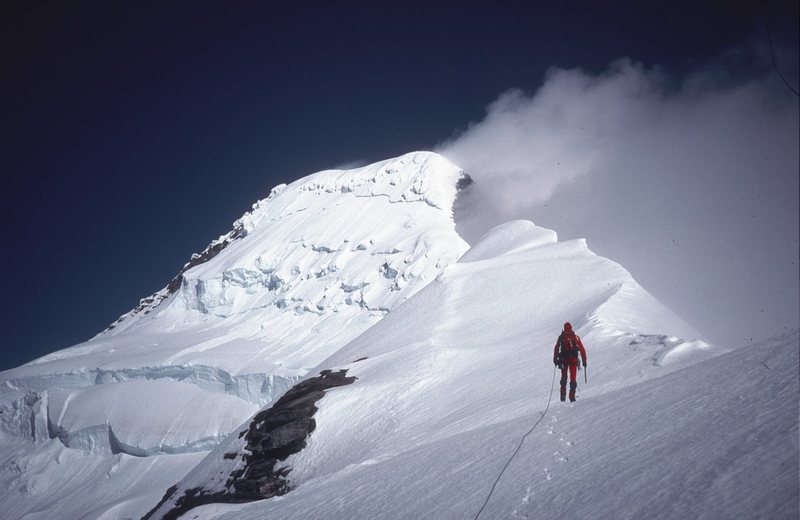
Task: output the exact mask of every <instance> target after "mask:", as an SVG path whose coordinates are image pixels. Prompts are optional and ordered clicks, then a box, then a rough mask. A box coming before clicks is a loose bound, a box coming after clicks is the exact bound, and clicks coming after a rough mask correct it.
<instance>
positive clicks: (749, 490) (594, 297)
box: [0, 153, 800, 519]
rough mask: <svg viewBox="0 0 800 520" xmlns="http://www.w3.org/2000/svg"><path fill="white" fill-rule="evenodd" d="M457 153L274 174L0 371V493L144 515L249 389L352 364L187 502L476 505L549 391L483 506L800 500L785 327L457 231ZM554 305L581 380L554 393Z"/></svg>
mask: <svg viewBox="0 0 800 520" xmlns="http://www.w3.org/2000/svg"><path fill="white" fill-rule="evenodd" d="M461 175H462V172H461V171H460V170H459V169H458V168H457V167H455V166H453V165H451V164H450V163H448V162H447V161H446V160H445V159H443V158H441V157H439V156H436V155H435V154H429V153H415V154H408V155H406V156H403V157H401V158H398V159H393V160H389V161H384V162H382V163H377V164H375V165H370V166H367V167H364V168H360V169H356V170H350V171H346V172H342V171H328V172H320V173H318V174H314V175H312V176H309V177H307V178H305V179H301V180H300V181H298V182H296V183H293V184H292V185H289V186H286V187H280V188H278V189H276V190H273V193H272V195H270V197H269V198H268V199H266V200H265V201H262V202H260V203H258V204H256V205H255V206H254V210H253V212H251V213H249V214H248V215H245V217H243V218H242V219H241V220H240V221H238V222H237V223H236V224H235V225H234V231H232V232H231V233H229V234H228V235H224V236H223V237H220V239H219V240H218V241H216V242H215V243H212V245H211V246H209V248H208V249H207V250H206V251H205V252H203V253H202V254H201V255H200V257H198V258H195V259H194V260H192V261H190V263H189V264H187V267H185V268H184V269H183V270H182V271H181V273H180V274H179V275H178V276H177V277H176V280H177V282H174V283H171V284H170V285H168V286H167V287H166V288H165V289H164V290H162V291H160V292H159V293H157V294H156V295H153V296H151V297H149V298H147V299H145V300H144V301H143V303H142V304H141V305H140V306H138V307H137V309H134V311H132V312H131V313H129V314H127V315H125V316H123V317H122V318H121V319H120V320H118V322H117V323H116V324H115V325H114V327H113V328H111V329H110V330H107V331H105V332H104V333H101V334H100V335H98V336H97V337H95V338H93V339H92V340H90V341H89V342H87V343H85V344H82V345H79V346H76V347H73V348H71V349H66V350H64V351H61V352H57V353H54V354H52V355H50V356H46V357H45V358H42V359H40V360H37V361H36V362H34V363H31V364H28V365H25V366H23V367H19V368H17V369H14V370H12V371H7V372H4V373H2V374H0V383H2V387H0V412H2V414H0V445H2V447H3V452H2V453H3V454H4V455H3V457H2V460H1V461H0V483H2V484H3V485H4V488H5V489H8V490H9V491H8V492H6V493H4V494H0V507H2V508H3V511H4V512H6V514H8V515H10V517H11V518H22V517H26V518H49V517H54V516H60V517H67V518H128V517H130V518H138V517H140V516H141V515H143V514H144V513H145V512H147V511H149V510H150V509H151V508H153V507H154V506H155V505H156V504H157V503H158V502H159V500H160V499H161V498H162V496H164V492H165V491H166V490H167V488H169V487H171V486H173V485H176V486H177V488H178V489H179V490H183V491H185V490H189V489H193V488H197V487H201V488H202V489H204V490H206V491H218V490H220V489H221V486H223V485H224V482H225V480H226V479H225V475H227V472H229V471H230V470H231V469H232V468H234V467H235V466H236V464H238V462H237V461H238V460H239V459H236V458H230V457H226V456H225V455H226V454H230V453H231V452H239V453H241V450H242V449H243V443H242V440H241V438H240V432H242V431H244V430H246V429H247V428H248V426H249V424H250V417H252V416H253V414H254V413H255V412H256V411H258V410H260V409H262V407H265V406H269V404H270V403H271V402H273V401H275V400H276V398H277V397H279V396H280V395H282V394H283V393H284V392H285V390H286V389H288V388H289V387H290V386H292V385H293V384H294V383H295V382H297V381H298V380H300V379H301V378H304V377H308V376H311V375H315V374H317V373H318V372H320V371H321V370H324V369H339V368H345V369H347V371H348V372H347V375H348V376H355V377H357V380H356V381H355V382H353V383H352V384H349V385H347V386H343V387H339V388H333V389H330V390H328V391H327V393H326V394H325V396H324V397H322V398H321V400H319V401H318V402H317V406H318V407H319V410H318V411H317V412H316V414H315V415H314V421H315V423H316V429H315V430H314V431H313V433H312V434H311V436H310V437H309V438H308V440H307V445H306V447H305V448H304V449H302V450H301V451H300V452H298V453H295V454H294V455H291V456H290V457H289V458H288V459H286V460H285V461H284V463H285V464H286V465H287V467H288V468H290V469H291V472H290V473H289V475H288V478H289V479H290V484H291V485H292V486H293V488H294V489H293V490H292V491H291V492H289V493H288V494H286V495H284V496H280V497H276V498H272V499H269V500H266V501H258V502H252V503H248V504H236V505H231V504H212V505H206V506H202V507H198V508H195V509H193V510H192V511H191V513H190V514H188V515H185V517H189V518H231V519H232V518H244V519H247V518H282V519H283V518H287V519H289V518H303V519H307V518H323V517H324V518H333V519H336V518H341V519H345V518H347V519H349V518H386V519H394V518H409V519H412V518H414V519H416V518H431V519H433V518H437V519H448V518H453V519H455V518H474V516H475V515H476V514H477V513H478V511H479V510H480V508H481V506H482V504H483V502H484V500H485V499H486V496H487V494H488V493H489V490H490V489H491V486H492V483H493V482H494V480H495V479H496V478H497V475H498V474H499V473H500V471H501V470H502V468H503V466H504V465H505V464H506V461H507V460H508V457H509V456H510V455H511V454H512V453H513V452H514V450H515V448H516V447H517V446H518V445H519V442H520V439H521V438H522V437H523V435H524V434H525V433H526V432H527V431H529V430H530V428H531V426H533V425H534V424H536V422H537V421H539V419H540V418H541V417H542V415H541V412H543V411H545V410H547V414H546V415H545V416H544V418H543V419H542V420H541V422H540V423H539V425H538V426H537V427H536V429H535V430H534V431H533V433H532V434H531V435H530V436H528V438H527V439H526V441H525V443H524V444H523V445H522V447H521V449H520V451H519V453H518V455H517V456H516V458H515V459H514V460H513V461H512V463H511V464H510V466H509V468H508V470H507V471H506V473H505V474H504V475H503V477H502V478H501V480H500V481H499V483H498V485H497V488H496V490H495V493H494V494H493V496H492V497H491V500H490V501H489V502H488V504H487V505H486V508H485V509H484V511H483V513H482V515H481V518H556V517H558V518H562V517H563V516H564V508H565V507H569V510H570V516H575V517H586V518H634V517H642V516H645V517H647V518H652V517H655V518H687V517H692V518H693V517H706V518H725V517H739V515H738V514H737V512H738V511H743V512H744V517H771V518H792V517H796V516H792V515H796V512H797V496H798V491H797V489H798V486H797V484H798V476H797V473H798V462H797V461H798V455H799V453H798V451H800V450H798V442H797V439H798V427H797V424H798V397H800V396H798V393H799V392H800V390H798V382H797V380H798V375H797V366H798V360H797V351H798V335H797V333H794V334H791V335H789V336H787V337H785V338H782V339H780V340H775V341H773V342H770V343H768V344H764V345H761V346H756V347H751V348H747V349H740V350H736V351H729V350H728V349H723V348H720V347H716V346H713V345H709V344H707V343H706V342H704V341H703V340H702V337H701V335H700V334H699V333H698V332H697V331H695V330H694V329H692V328H691V327H690V326H689V325H687V324H686V323H685V322H684V321H682V320H681V319H680V318H679V317H677V316H676V315H675V314H674V313H673V312H671V311H670V310H669V309H667V308H665V307H664V306H663V305H662V304H661V303H659V302H658V301H657V300H656V299H655V298H653V297H652V296H651V295H650V294H649V293H647V291H645V290H644V289H643V288H641V287H640V286H639V285H638V284H637V283H636V282H635V281H634V280H633V278H632V277H631V276H630V274H629V273H628V272H627V271H626V270H625V269H624V268H622V267H621V266H619V265H618V264H616V263H614V262H612V261H610V260H608V259H605V258H601V257H598V256H597V255H595V254H594V253H592V252H591V251H590V250H589V249H588V248H587V245H586V243H585V242H584V241H582V240H573V241H567V242H559V241H558V240H557V236H556V233H555V232H553V231H551V230H547V229H543V228H540V227H538V226H535V225H534V224H532V223H530V222H527V221H515V222H509V223H506V224H504V225H501V226H498V227H497V228H495V229H494V230H492V231H491V232H490V233H489V234H487V236H485V237H483V239H482V240H481V241H480V242H479V243H477V244H475V245H474V247H473V248H472V249H470V250H469V251H468V252H466V254H463V256H462V253H464V252H465V251H466V249H467V246H466V244H465V243H464V242H463V241H462V240H461V239H460V238H459V237H458V236H457V235H456V234H455V231H454V224H453V219H452V215H451V208H452V204H453V200H454V198H455V196H456V185H457V183H458V179H459V178H460V176H461ZM459 257H460V260H459V261H458V262H456V259H458V258H459ZM567 320H569V321H571V322H572V323H573V325H574V326H575V328H576V330H577V332H578V334H580V335H581V337H582V338H583V340H584V343H585V344H586V346H587V350H588V354H589V367H588V370H589V372H588V384H584V383H582V382H581V384H580V387H579V392H578V394H579V400H578V402H577V403H576V404H575V405H569V404H563V403H560V402H558V401H557V398H556V402H550V399H551V396H552V392H553V385H554V383H555V384H556V385H557V381H556V379H555V377H556V376H555V371H554V369H553V365H552V361H551V359H552V353H553V345H554V343H555V340H556V337H557V335H558V332H559V331H560V329H561V326H562V324H563V323H564V321H567ZM355 360H359V361H357V362H356V361H355ZM580 377H581V379H582V378H583V375H581V376H580ZM555 392H556V394H557V390H555ZM160 399H161V400H163V401H160ZM548 404H549V408H548ZM202 418H205V419H206V420H205V421H204V420H202ZM237 421H238V422H237ZM62 461H66V464H64V463H62ZM68 497H69V498H68ZM65 502H66V503H65ZM169 507H171V505H170V503H165V504H164V505H163V509H159V511H158V513H157V514H156V515H155V517H156V518H158V517H160V516H161V515H163V514H164V513H165V512H166V511H167V510H168V509H169ZM56 511H58V514H56ZM573 512H574V515H573V514H572V513H573ZM26 515H27V516H26ZM65 515H66V516H65Z"/></svg>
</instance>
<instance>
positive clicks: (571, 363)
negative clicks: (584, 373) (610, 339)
mask: <svg viewBox="0 0 800 520" xmlns="http://www.w3.org/2000/svg"><path fill="white" fill-rule="evenodd" d="M578 352H580V354H581V358H582V360H583V368H584V369H585V368H586V350H585V349H584V348H583V343H581V338H579V337H578V335H577V334H575V332H574V331H573V330H572V324H571V323H570V322H567V323H565V324H564V330H563V332H561V334H560V335H559V336H558V340H557V341H556V346H555V348H554V349H553V364H554V365H555V366H557V367H558V368H560V369H561V400H562V401H564V400H565V399H566V397H567V369H569V400H570V402H574V401H575V389H576V388H578V382H577V380H576V378H577V372H578Z"/></svg>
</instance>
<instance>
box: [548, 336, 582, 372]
mask: <svg viewBox="0 0 800 520" xmlns="http://www.w3.org/2000/svg"><path fill="white" fill-rule="evenodd" d="M562 342H563V343H564V351H563V352H562V351H561V348H560V347H561V344H562ZM570 347H572V348H570ZM579 352H580V355H581V358H582V359H583V364H584V365H585V364H586V349H584V348H583V343H582V342H581V338H579V337H578V335H577V334H575V332H573V331H571V330H565V331H563V332H562V333H561V335H560V336H558V339H557V340H556V346H555V347H554V348H553V363H558V362H559V360H560V361H561V363H562V364H563V365H567V366H569V365H577V364H578V353H579Z"/></svg>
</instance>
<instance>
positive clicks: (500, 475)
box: [475, 366, 556, 520]
mask: <svg viewBox="0 0 800 520" xmlns="http://www.w3.org/2000/svg"><path fill="white" fill-rule="evenodd" d="M555 385H556V367H555V366H554V367H553V382H552V383H551V384H550V397H548V398H547V406H545V408H544V412H542V416H541V417H539V420H538V421H536V424H534V425H533V427H532V428H531V429H530V430H528V432H527V433H526V434H525V435H523V436H522V439H520V441H519V445H518V446H517V449H516V450H514V453H512V454H511V457H509V459H508V462H506V465H505V466H503V469H502V471H500V474H499V475H497V480H495V481H494V484H492V490H491V491H489V496H487V497H486V500H484V501H483V505H482V506H481V508H480V510H479V511H478V514H477V515H475V520H478V517H479V516H481V513H482V512H483V508H485V507H486V504H488V503H489V499H490V498H492V494H493V493H494V488H495V487H497V483H498V482H500V478H501V477H502V476H503V473H505V472H506V469H508V466H509V465H510V464H511V461H512V460H514V457H516V456H517V453H519V450H520V448H522V444H523V443H524V442H525V439H526V438H527V437H528V435H530V434H531V433H533V430H535V429H536V427H537V426H539V423H540V422H542V419H544V417H545V415H547V410H549V409H550V401H551V400H552V399H553V388H555Z"/></svg>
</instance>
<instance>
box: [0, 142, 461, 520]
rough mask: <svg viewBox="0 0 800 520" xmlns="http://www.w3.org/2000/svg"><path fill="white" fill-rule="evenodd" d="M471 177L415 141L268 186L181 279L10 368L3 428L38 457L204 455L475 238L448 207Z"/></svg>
mask: <svg viewBox="0 0 800 520" xmlns="http://www.w3.org/2000/svg"><path fill="white" fill-rule="evenodd" d="M462 174H463V172H462V171H461V170H460V169H459V168H458V167H456V166H454V165H453V164H451V163H450V162H448V161H447V160H446V159H444V158H443V157H441V156H439V155H437V154H434V153H430V152H414V153H409V154H406V155H403V156H401V157H398V158H395V159H390V160H386V161H381V162H378V163H375V164H372V165H368V166H364V167H361V168H356V169H353V170H327V171H322V172H318V173H315V174H312V175H309V176H308V177H305V178H303V179H300V180H298V181H296V182H294V183H292V184H290V185H288V186H287V185H281V186H278V187H276V188H274V189H273V190H272V191H271V193H270V195H269V196H268V197H267V198H266V199H264V200H261V201H259V202H257V203H255V204H254V205H253V208H252V211H250V212H248V213H246V214H245V215H244V216H243V217H242V218H241V219H239V220H237V221H236V222H235V223H234V225H233V231H231V232H230V233H228V234H226V235H223V236H221V237H220V238H219V239H217V240H215V241H214V242H212V243H211V244H210V245H209V249H213V248H214V247H217V248H221V251H220V252H219V253H218V254H217V255H216V256H213V258H210V260H208V261H206V262H204V263H200V264H199V265H194V266H193V267H191V268H190V269H188V270H187V271H186V272H185V273H183V276H182V279H181V280H180V284H179V285H178V287H177V290H176V291H174V292H171V291H170V290H169V287H166V288H164V289H162V290H161V291H159V292H157V293H156V294H154V295H152V296H150V297H148V298H145V299H143V300H142V302H141V303H140V305H138V306H137V308H136V309H134V310H133V311H131V312H129V313H127V314H126V315H124V316H122V317H121V318H120V319H119V320H117V322H115V323H114V324H113V327H112V328H109V329H108V330H106V331H104V332H102V333H100V334H98V335H97V336H95V337H94V338H92V339H91V340H89V341H87V342H85V343H82V344H79V345H76V346H74V347H71V348H67V349H64V350H61V351H58V352H55V353H52V354H49V355H47V356H44V357H42V358H40V359H37V360H35V361H33V362H31V363H28V364H26V365H23V366H21V367H18V368H15V369H12V370H7V371H4V372H2V373H0V432H2V433H4V434H5V435H4V436H3V440H9V442H13V443H15V444H14V445H15V446H18V444H17V440H19V439H24V440H26V441H28V442H29V444H23V446H26V448H25V449H24V450H23V453H25V456H28V455H30V460H31V461H35V462H41V463H43V464H47V461H46V459H42V458H39V457H36V456H35V455H36V454H37V453H39V452H40V451H41V450H44V449H45V448H44V447H43V446H50V445H51V444H52V442H54V441H57V442H60V443H61V444H63V446H65V447H68V448H70V449H71V450H83V451H88V452H91V453H92V454H93V456H99V457H102V456H106V457H126V456H134V457H147V458H153V462H152V464H155V465H158V466H160V467H161V471H162V473H163V472H168V468H169V467H170V465H169V463H167V462H160V461H161V459H162V458H163V457H165V456H167V457H173V456H174V455H175V454H184V453H192V452H196V453H200V454H203V455H204V454H205V453H207V452H208V450H210V449H211V448H213V447H214V446H216V445H217V444H218V443H219V442H220V440H221V439H223V438H224V437H225V436H226V435H227V434H228V433H230V432H231V431H232V430H233V429H235V428H236V427H237V426H239V425H240V424H241V423H242V422H243V421H245V420H246V419H247V418H248V417H250V416H251V415H252V414H253V413H255V412H256V411H257V410H258V409H260V407H261V406H263V405H266V404H268V403H270V402H272V401H273V400H275V399H276V398H278V397H280V396H281V395H282V394H283V393H284V392H285V391H286V390H287V389H289V388H290V387H291V386H292V385H293V384H295V383H296V382H297V381H299V380H300V379H301V378H302V377H303V376H304V375H305V374H306V373H307V372H308V370H309V368H313V367H315V366H316V365H318V364H319V363H320V362H321V361H322V360H324V359H325V358H326V357H328V356H329V355H331V354H332V353H334V352H336V350H338V349H339V348H341V347H342V346H344V345H345V344H346V343H347V342H349V341H350V340H352V339H353V338H355V337H356V336H358V335H359V334H360V333H361V332H363V331H364V330H366V329H367V328H369V327H370V326H371V325H373V324H374V323H376V322H378V321H379V320H380V319H381V318H383V317H384V316H385V315H386V314H387V313H388V312H389V311H391V310H392V309H393V308H395V307H396V306H397V305H399V304H401V303H402V302H404V301H405V300H406V299H408V297H410V296H411V295H413V294H414V293H415V292H417V291H419V290H420V289H421V288H423V287H424V286H426V285H427V284H428V283H430V282H431V281H432V280H434V279H435V278H436V276H438V274H439V273H440V272H441V271H442V269H443V268H444V267H445V266H446V265H449V264H451V263H453V262H455V261H456V260H457V259H458V258H459V257H460V256H461V255H462V254H463V253H464V252H465V251H466V250H467V249H468V245H467V244H466V242H464V241H463V240H462V239H461V238H460V237H459V236H458V234H457V233H456V232H455V224H454V221H453V215H452V207H453V202H454V201H455V197H456V191H457V189H456V184H457V182H458V180H459V178H460V177H461V175H462ZM222 246H224V247H222ZM197 258H198V255H195V256H194V257H193V259H192V261H193V262H194V261H195V260H196V259H197ZM191 265H192V264H187V266H186V267H185V269H186V268H187V267H189V266H191ZM121 275H122V276H124V274H121ZM0 445H2V442H0ZM4 449H5V448H4ZM15 449H17V448H15ZM47 449H49V448H47ZM156 459H158V460H159V462H156ZM184 459H185V458H184ZM93 460H94V459H93ZM176 460H177V459H176ZM35 462H31V464H32V465H34V466H35ZM126 467H128V468H130V471H141V470H142V468H146V467H149V466H147V465H137V464H130V465H127V466H126ZM176 468H177V469H176V470H175V473H173V474H170V475H169V476H168V477H165V478H164V479H162V480H169V479H171V480H172V482H171V483H172V484H174V483H175V482H177V481H178V480H179V479H180V478H181V477H182V476H183V475H184V474H185V473H186V468H185V467H184V466H183V465H178V466H176ZM39 469H41V470H42V471H43V470H44V468H37V469H32V470H30V471H29V473H36V471H38V470H39ZM129 478H133V477H131V476H129ZM20 479H21V481H24V480H25V479H26V476H25V474H23V475H21V476H20ZM134 480H136V479H135V478H134ZM46 482H47V481H46V480H39V484H38V486H39V489H41V490H42V495H43V496H46V495H47V488H48V485H47V484H46ZM120 482H124V480H120ZM137 482H138V480H137ZM19 485H20V486H23V487H24V486H26V485H27V484H24V483H23V484H19ZM53 485H54V486H57V485H60V484H59V480H58V479H54V480H53ZM9 489H13V488H9ZM148 489H150V487H149V486H148ZM164 489H165V488H163V487H162V488H161V489H159V490H158V491H157V492H156V493H155V494H153V495H152V496H151V497H150V498H151V499H152V500H151V501H152V503H151V504H149V505H148V508H149V507H152V506H153V505H154V503H155V502H156V501H157V500H158V498H160V496H161V495H162V494H163V491H164ZM119 492H120V493H122V494H126V493H127V494H129V493H138V492H139V491H138V490H136V489H129V488H127V487H125V488H122V489H121V490H120V491H119ZM53 496H54V497H56V496H58V495H57V494H56V493H54V494H53ZM20 500H21V501H23V502H24V504H20V503H19V501H20ZM136 504H137V506H136V507H139V506H138V502H137V503H136ZM95 506H96V507H100V505H99V504H94V506H93V507H95ZM48 507H51V508H56V507H57V502H56V501H55V500H53V501H51V502H49V506H48V505H47V504H45V503H43V502H37V503H34V502H32V501H30V500H28V499H27V498H26V495H25V494H16V493H13V492H12V493H9V494H6V495H2V496H0V508H3V510H9V511H11V510H13V511H20V512H24V511H34V510H43V511H46V510H48V509H47V508H48ZM125 511H127V510H125ZM125 511H122V510H120V511H118V514H123V513H125V514H128V512H125ZM133 511H134V512H133V513H131V514H132V515H133V516H137V515H141V512H142V511H140V510H136V509H134V510H133ZM91 517H92V516H88V517H87V518H91Z"/></svg>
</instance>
